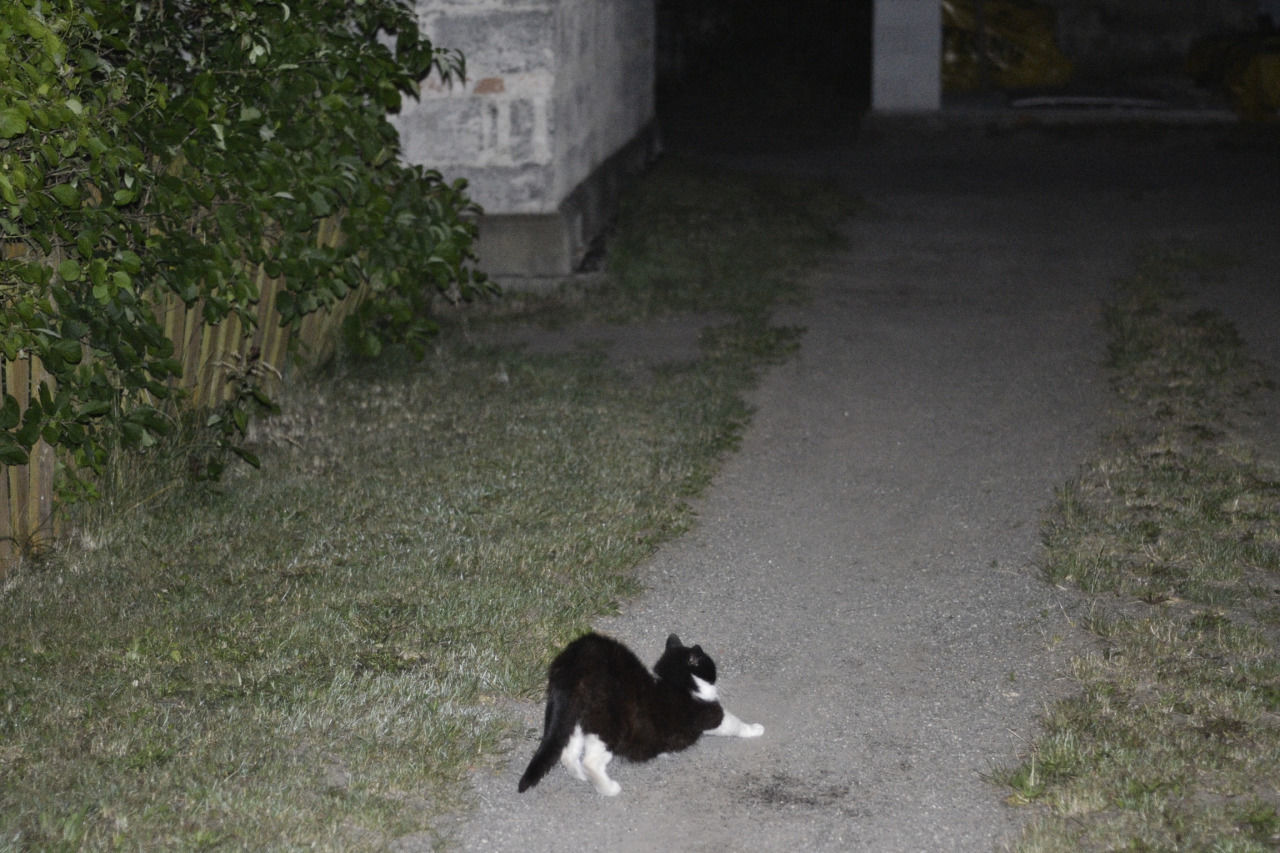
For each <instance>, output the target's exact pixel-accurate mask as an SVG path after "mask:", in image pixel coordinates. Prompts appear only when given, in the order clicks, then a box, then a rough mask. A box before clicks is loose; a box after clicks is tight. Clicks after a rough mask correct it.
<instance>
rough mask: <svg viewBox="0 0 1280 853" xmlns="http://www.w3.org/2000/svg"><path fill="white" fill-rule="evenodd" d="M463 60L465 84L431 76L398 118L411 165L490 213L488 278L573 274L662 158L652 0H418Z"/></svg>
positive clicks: (431, 30) (483, 250)
mask: <svg viewBox="0 0 1280 853" xmlns="http://www.w3.org/2000/svg"><path fill="white" fill-rule="evenodd" d="M416 10H417V14H418V19H419V22H420V26H421V28H422V30H423V32H424V33H425V34H426V35H427V37H428V38H430V39H431V41H432V43H433V44H435V45H436V46H437V47H446V48H455V49H457V50H460V51H462V53H463V55H464V56H465V57H466V61H467V80H466V82H465V84H458V83H455V84H454V85H453V86H451V87H449V86H442V85H441V84H439V83H438V82H437V81H434V80H429V81H428V82H427V83H426V85H425V86H424V87H423V93H422V98H421V99H420V100H419V101H416V102H413V101H406V103H405V106H404V108H403V109H402V111H401V114H400V115H398V116H395V117H393V122H394V123H395V125H396V127H397V129H398V130H399V131H400V137H401V142H402V145H403V149H404V153H405V158H406V159H407V160H408V161H409V162H412V163H419V164H422V165H424V166H427V167H429V168H433V169H438V170H440V171H441V172H442V173H443V174H444V175H445V177H446V178H447V179H452V178H466V179H467V181H468V182H469V184H470V192H471V197H472V198H473V199H474V200H475V201H477V202H478V203H479V204H480V205H481V206H483V207H484V209H485V216H484V217H483V218H482V220H481V222H480V244H479V254H480V260H481V268H482V269H484V270H485V271H487V272H489V273H490V274H491V275H494V276H496V277H499V278H500V279H501V278H502V277H519V278H528V277H541V276H551V277H554V276H560V275H566V274H568V273H569V272H571V271H572V270H573V268H574V267H575V266H576V265H577V263H578V261H579V260H580V259H581V257H582V255H583V254H584V253H585V251H586V249H587V247H588V245H589V243H590V242H591V240H592V239H593V238H594V237H595V236H596V234H598V233H599V232H600V230H601V229H602V228H603V226H604V225H605V224H606V223H607V221H608V219H609V217H610V216H611V215H612V209H613V206H614V204H616V200H617V193H618V187H619V185H620V183H621V182H622V178H623V177H624V176H625V175H626V174H627V173H629V172H632V171H636V170H637V169H638V168H639V167H640V166H642V165H643V164H644V163H646V162H648V160H649V159H650V158H651V157H652V156H653V154H654V153H655V152H656V145H657V133H656V123H655V121H654V73H655V70H654V69H655V55H654V27H655V21H656V13H655V10H654V0H417V5H416Z"/></svg>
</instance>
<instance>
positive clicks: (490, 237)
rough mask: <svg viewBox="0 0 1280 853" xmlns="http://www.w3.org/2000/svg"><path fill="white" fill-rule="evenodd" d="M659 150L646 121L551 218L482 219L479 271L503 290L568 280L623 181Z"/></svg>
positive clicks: (613, 206) (654, 128) (653, 125)
mask: <svg viewBox="0 0 1280 853" xmlns="http://www.w3.org/2000/svg"><path fill="white" fill-rule="evenodd" d="M660 149H661V144H660V139H659V134H658V124H657V121H656V120H654V121H650V122H649V123H648V124H647V125H645V127H643V128H642V129H641V130H640V132H639V133H638V134H636V136H635V138H633V139H632V140H631V141H630V142H628V143H627V144H626V145H624V146H622V148H620V149H619V150H618V151H616V152H614V154H613V155H612V156H610V157H609V158H608V159H606V160H605V161H604V162H603V163H601V164H600V165H599V166H597V167H596V169H595V170H594V171H593V172H592V173H591V174H590V175H588V176H587V178H586V179H585V180H583V181H582V183H580V184H578V186H577V187H575V188H574V189H573V191H572V192H570V193H569V195H568V196H566V197H565V199H564V201H562V202H561V203H560V205H559V207H558V208H557V209H556V211H555V212H554V213H544V214H527V215H523V214H495V215H486V216H482V217H481V218H480V221H479V226H480V239H479V243H478V244H477V250H478V254H479V256H480V263H479V267H480V269H482V270H484V271H485V272H486V273H488V274H489V275H490V276H491V277H492V278H494V279H495V280H497V281H498V282H499V283H500V284H504V285H507V284H512V283H518V282H519V281H520V280H523V279H533V280H536V279H554V278H559V277H564V276H568V275H570V274H572V273H573V271H574V270H575V269H577V267H578V265H579V264H580V263H581V261H582V258H583V256H584V255H585V254H586V252H587V249H588V247H589V246H590V245H591V242H592V241H593V240H594V239H595V238H596V237H597V236H599V235H600V234H601V233H602V232H603V231H604V228H605V227H606V226H607V225H608V224H609V220H610V219H612V218H613V216H614V214H615V213H616V212H617V208H618V198H619V196H620V195H621V193H622V189H623V187H624V186H625V185H626V183H627V181H628V180H629V179H630V178H632V177H634V176H635V175H637V174H639V173H640V172H641V171H643V170H644V169H645V167H647V166H648V165H649V164H650V163H651V162H653V160H654V158H655V157H657V155H658V152H659V150H660Z"/></svg>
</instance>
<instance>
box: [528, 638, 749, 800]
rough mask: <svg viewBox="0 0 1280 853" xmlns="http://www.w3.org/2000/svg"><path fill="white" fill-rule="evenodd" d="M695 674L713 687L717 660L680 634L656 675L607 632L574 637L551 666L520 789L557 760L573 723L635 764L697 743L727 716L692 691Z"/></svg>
mask: <svg viewBox="0 0 1280 853" xmlns="http://www.w3.org/2000/svg"><path fill="white" fill-rule="evenodd" d="M695 675H696V676H697V677H698V678H701V679H702V680H703V681H704V682H706V683H707V684H715V680H716V665H715V663H714V662H713V661H712V660H711V658H709V657H708V656H707V655H706V653H704V652H703V651H702V648H701V647H700V646H692V647H688V646H684V645H682V644H681V642H680V638H679V637H677V636H676V635H675V634H672V635H671V636H669V637H668V638H667V647H666V650H665V651H663V653H662V657H661V658H659V659H658V662H657V663H656V664H654V667H653V672H652V673H650V672H649V670H648V669H646V668H645V665H644V664H643V663H641V662H640V659H639V658H637V657H636V656H635V655H634V654H633V653H632V652H631V650H630V649H628V648H627V647H626V646H624V645H623V644H622V643H620V642H618V641H617V640H614V639H612V638H610V637H605V636H602V635H600V634H596V633H589V634H584V635H583V636H581V637H579V638H578V639H576V640H574V641H573V642H572V643H570V644H569V645H568V646H567V647H566V648H565V650H564V651H563V652H561V653H560V654H559V655H558V656H557V657H556V659H555V660H554V661H552V663H551V668H550V670H549V673H548V679H547V709H546V716H545V720H544V723H543V731H542V742H541V743H540V744H538V751H537V752H535V753H534V755H533V760H532V761H530V762H529V768H528V769H527V770H525V772H524V775H523V776H522V777H520V786H519V788H520V791H522V792H523V791H527V790H528V789H529V788H531V787H533V786H534V785H536V784H538V781H539V780H541V779H542V777H543V776H545V775H546V774H547V771H549V770H550V769H551V768H552V767H553V766H554V765H555V763H556V761H557V759H559V758H560V755H561V753H562V752H563V750H564V748H565V746H566V745H567V744H568V743H569V739H570V737H572V736H573V731H574V727H575V726H581V727H582V731H583V733H585V734H588V735H592V734H593V735H595V736H596V737H598V738H599V739H600V740H601V741H603V742H604V744H605V746H606V747H608V749H609V751H610V752H612V753H613V754H614V755H621V756H623V757H624V758H628V759H631V760H632V761H647V760H648V759H650V758H653V757H654V756H655V755H658V754H659V753H663V752H674V751H676V750H681V749H686V748H688V747H690V746H692V745H693V744H694V742H695V741H697V740H698V738H699V737H700V736H701V735H702V734H703V732H705V731H707V730H709V729H714V728H716V727H717V726H719V725H720V723H721V721H723V720H724V718H725V711H724V709H723V708H722V707H721V706H720V703H719V702H717V701H715V700H714V699H712V700H709V701H708V700H705V699H700V698H698V697H697V696H696V695H695V694H696V693H697V692H698V690H699V688H698V685H697V684H696V683H695V682H694V680H693V677H694V676H695ZM615 787H616V786H615Z"/></svg>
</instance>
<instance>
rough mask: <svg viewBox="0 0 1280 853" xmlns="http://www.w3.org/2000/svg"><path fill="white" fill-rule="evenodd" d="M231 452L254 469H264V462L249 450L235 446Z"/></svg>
mask: <svg viewBox="0 0 1280 853" xmlns="http://www.w3.org/2000/svg"><path fill="white" fill-rule="evenodd" d="M231 452H232V453H234V454H235V455H236V456H239V457H240V458H241V459H243V460H244V461H245V462H248V463H249V464H250V465H252V466H253V467H254V468H261V467H262V460H261V459H259V458H258V457H257V456H256V455H255V454H253V453H250V452H249V451H248V450H245V449H244V448H243V447H236V446H234V445H233V446H232V448H231Z"/></svg>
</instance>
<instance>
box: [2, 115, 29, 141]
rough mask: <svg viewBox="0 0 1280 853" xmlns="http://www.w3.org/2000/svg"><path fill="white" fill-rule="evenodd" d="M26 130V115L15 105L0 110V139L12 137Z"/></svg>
mask: <svg viewBox="0 0 1280 853" xmlns="http://www.w3.org/2000/svg"><path fill="white" fill-rule="evenodd" d="M26 132H27V117H26V116H25V115H23V113H22V111H21V110H19V109H18V108H17V107H6V108H5V109H2V110H0V139H12V138H13V137H15V136H17V135H18V134H20V133H26Z"/></svg>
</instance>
